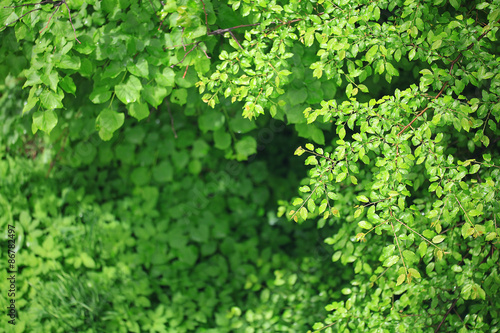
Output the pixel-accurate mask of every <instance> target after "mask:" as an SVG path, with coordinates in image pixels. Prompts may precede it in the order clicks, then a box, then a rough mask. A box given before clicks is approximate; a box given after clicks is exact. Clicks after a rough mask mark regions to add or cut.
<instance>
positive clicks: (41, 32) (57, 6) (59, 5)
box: [40, 3, 62, 33]
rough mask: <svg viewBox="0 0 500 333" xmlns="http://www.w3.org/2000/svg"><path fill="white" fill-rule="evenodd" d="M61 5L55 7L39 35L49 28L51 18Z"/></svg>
mask: <svg viewBox="0 0 500 333" xmlns="http://www.w3.org/2000/svg"><path fill="white" fill-rule="evenodd" d="M61 4H62V3H60V4H58V5H56V9H54V11H53V12H52V14H51V15H50V17H49V21H48V22H47V25H46V26H45V28H43V29H42V30H40V33H42V32H43V31H44V30H45V29H47V28H48V27H49V24H50V21H51V20H52V16H54V14H55V13H56V12H57V11H58V10H59V8H61Z"/></svg>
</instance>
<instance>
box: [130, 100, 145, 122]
mask: <svg viewBox="0 0 500 333" xmlns="http://www.w3.org/2000/svg"><path fill="white" fill-rule="evenodd" d="M127 110H128V113H129V115H131V116H132V117H134V118H135V119H137V120H139V121H141V120H142V119H144V118H147V117H148V116H149V109H148V105H147V104H146V103H140V102H134V103H131V104H128V105H127Z"/></svg>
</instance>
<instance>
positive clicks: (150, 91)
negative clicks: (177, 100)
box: [142, 86, 169, 108]
mask: <svg viewBox="0 0 500 333" xmlns="http://www.w3.org/2000/svg"><path fill="white" fill-rule="evenodd" d="M168 94H169V91H168V90H167V89H166V88H163V87H153V86H146V87H144V90H143V91H142V97H143V98H144V100H145V101H146V102H148V103H149V104H150V105H151V106H152V107H154V108H157V107H158V106H159V105H160V104H161V103H163V100H164V99H165V97H167V95H168Z"/></svg>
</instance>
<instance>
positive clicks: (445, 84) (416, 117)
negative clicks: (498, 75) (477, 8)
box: [398, 29, 491, 136]
mask: <svg viewBox="0 0 500 333" xmlns="http://www.w3.org/2000/svg"><path fill="white" fill-rule="evenodd" d="M490 30H491V29H488V30H486V31H485V32H483V33H482V34H481V36H479V37H478V38H477V41H476V42H479V41H480V40H481V39H483V38H484V36H486V34H487V33H488V32H490ZM473 46H474V42H472V43H471V44H470V45H469V46H467V49H466V51H468V50H470V49H472V47H473ZM462 57H463V51H462V52H460V53H459V54H458V56H457V57H456V58H455V59H453V60H452V61H451V63H450V70H449V72H448V73H449V74H451V72H452V70H453V66H455V64H456V63H457V62H459V61H460V59H462ZM447 85H448V81H446V82H445V83H444V84H443V87H442V88H441V90H440V91H439V93H438V94H437V95H436V97H434V99H437V98H439V97H440V96H441V95H442V94H443V92H444V89H445V88H446V86H447ZM429 108H430V107H429V106H428V107H426V108H425V109H423V110H422V111H420V112H419V113H418V114H417V115H416V116H415V118H413V120H412V121H410V123H409V124H408V125H406V126H405V127H403V129H402V130H401V131H399V133H398V136H400V135H401V134H403V132H404V131H406V129H407V128H408V127H410V126H411V124H413V123H414V122H415V120H417V119H418V118H419V117H420V116H421V115H423V114H424V112H425V111H427V110H428V109H429Z"/></svg>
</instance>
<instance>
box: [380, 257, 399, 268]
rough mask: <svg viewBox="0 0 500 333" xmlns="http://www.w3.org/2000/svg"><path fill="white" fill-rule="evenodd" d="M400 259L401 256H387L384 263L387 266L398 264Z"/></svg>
mask: <svg viewBox="0 0 500 333" xmlns="http://www.w3.org/2000/svg"><path fill="white" fill-rule="evenodd" d="M398 261H399V256H390V257H389V258H387V259H386V260H384V263H383V265H384V266H385V267H391V266H393V265H394V264H396V263H397V262H398Z"/></svg>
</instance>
